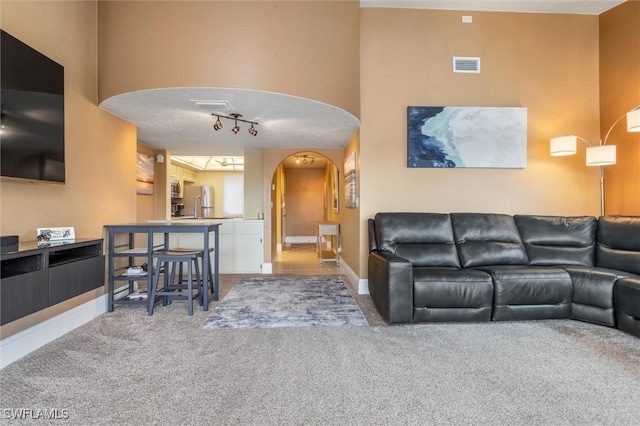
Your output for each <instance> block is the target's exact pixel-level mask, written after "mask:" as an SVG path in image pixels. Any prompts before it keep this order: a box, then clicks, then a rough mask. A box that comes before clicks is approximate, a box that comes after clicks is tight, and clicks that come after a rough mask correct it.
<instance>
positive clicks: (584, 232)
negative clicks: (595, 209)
mask: <svg viewBox="0 0 640 426" xmlns="http://www.w3.org/2000/svg"><path fill="white" fill-rule="evenodd" d="M513 219H514V220H515V221H516V225H517V226H518V230H519V231H520V236H521V237H522V241H523V242H524V247H525V249H526V250H527V256H528V257H529V264H531V265H540V266H545V265H546V266H548V265H583V266H593V265H594V263H595V256H596V227H597V221H596V218H595V217H592V216H579V217H565V216H526V215H515V216H514V217H513Z"/></svg>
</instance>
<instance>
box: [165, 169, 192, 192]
mask: <svg viewBox="0 0 640 426" xmlns="http://www.w3.org/2000/svg"><path fill="white" fill-rule="evenodd" d="M169 176H170V177H171V182H172V183H173V182H177V183H178V188H179V191H178V194H177V195H178V196H177V197H176V196H172V198H182V197H184V183H185V182H190V183H193V182H195V181H196V172H194V171H193V170H188V169H184V168H182V167H180V166H176V165H174V164H171V165H170V166H169Z"/></svg>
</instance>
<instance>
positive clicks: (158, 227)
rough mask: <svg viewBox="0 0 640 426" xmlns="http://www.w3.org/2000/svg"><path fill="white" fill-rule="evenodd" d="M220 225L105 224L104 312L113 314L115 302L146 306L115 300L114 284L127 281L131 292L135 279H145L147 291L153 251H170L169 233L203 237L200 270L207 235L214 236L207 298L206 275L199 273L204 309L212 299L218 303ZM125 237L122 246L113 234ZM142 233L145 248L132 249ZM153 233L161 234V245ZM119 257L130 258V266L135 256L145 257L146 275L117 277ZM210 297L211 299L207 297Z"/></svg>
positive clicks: (206, 254) (206, 255) (206, 251)
mask: <svg viewBox="0 0 640 426" xmlns="http://www.w3.org/2000/svg"><path fill="white" fill-rule="evenodd" d="M220 225H221V224H220V223H210V222H206V223H180V222H167V223H133V224H120V225H105V229H106V230H107V242H108V246H109V250H108V256H107V260H108V284H107V310H108V311H109V312H112V311H113V308H114V305H115V304H117V303H129V304H147V303H148V301H147V300H115V295H114V293H115V282H116V281H128V282H129V291H131V289H132V282H133V281H134V280H138V281H140V279H141V278H144V279H145V280H146V282H147V290H148V289H151V285H152V278H153V273H152V271H153V261H152V256H153V252H154V251H158V250H165V249H166V250H169V249H171V247H170V234H172V233H176V234H177V233H180V234H190V233H193V234H202V236H203V237H204V242H203V250H204V255H203V256H202V270H203V272H204V271H208V270H209V262H210V261H211V260H210V259H209V246H210V234H211V233H212V232H213V233H214V239H213V268H212V270H213V292H212V294H211V295H209V274H208V273H203V274H202V280H203V282H202V284H203V289H204V291H203V303H202V305H203V306H202V307H203V310H205V311H206V310H208V309H209V303H210V302H211V300H218V297H219V293H220V291H219V288H220V285H219V284H220V274H219V263H220V232H219V228H220ZM118 234H128V241H127V242H126V243H123V244H118V243H116V235H118ZM136 234H142V235H145V236H146V247H142V248H136V247H135V235H136ZM154 234H163V235H164V240H163V242H162V244H160V243H157V244H156V243H154V239H153V236H154ZM118 257H127V258H129V266H133V264H132V259H133V258H135V257H144V258H146V259H147V262H146V263H147V273H146V274H140V275H122V274H120V275H116V272H115V271H116V266H115V259H116V258H118ZM210 296H211V297H210Z"/></svg>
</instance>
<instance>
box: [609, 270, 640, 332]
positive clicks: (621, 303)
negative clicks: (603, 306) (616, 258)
mask: <svg viewBox="0 0 640 426" xmlns="http://www.w3.org/2000/svg"><path fill="white" fill-rule="evenodd" d="M613 299H614V303H615V307H616V317H617V320H618V328H619V329H620V330H622V331H625V332H627V333H631V334H633V335H634V336H638V337H640V277H639V278H622V279H620V280H618V281H617V282H616V285H615V286H614V290H613Z"/></svg>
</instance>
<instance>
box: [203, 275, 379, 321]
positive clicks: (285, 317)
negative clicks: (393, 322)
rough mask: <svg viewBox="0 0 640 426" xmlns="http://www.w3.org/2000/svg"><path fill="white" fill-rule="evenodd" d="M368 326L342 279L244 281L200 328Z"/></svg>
mask: <svg viewBox="0 0 640 426" xmlns="http://www.w3.org/2000/svg"><path fill="white" fill-rule="evenodd" d="M345 325H347V326H366V325H369V324H368V322H367V320H366V319H365V317H364V315H363V314H362V311H361V310H360V308H359V307H358V305H357V304H356V302H355V300H354V299H353V297H352V296H351V293H350V292H349V289H347V287H346V286H345V284H344V282H343V281H342V279H341V278H339V277H334V276H286V277H284V276H280V277H252V278H242V279H240V280H239V281H238V282H237V283H236V285H235V286H234V287H233V288H232V289H231V290H230V291H229V293H228V294H227V295H226V296H225V297H224V299H223V300H222V301H221V302H220V304H219V305H218V306H216V307H215V309H214V310H213V311H212V312H211V315H209V317H208V318H207V319H206V320H205V322H204V323H203V324H202V326H201V327H200V328H202V329H216V328H276V327H318V326H345Z"/></svg>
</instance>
